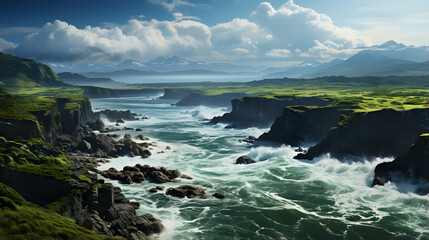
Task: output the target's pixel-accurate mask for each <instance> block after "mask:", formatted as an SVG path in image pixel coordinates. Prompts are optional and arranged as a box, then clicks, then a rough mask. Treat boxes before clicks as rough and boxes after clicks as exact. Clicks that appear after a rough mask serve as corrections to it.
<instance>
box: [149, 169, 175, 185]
mask: <svg viewBox="0 0 429 240" xmlns="http://www.w3.org/2000/svg"><path fill="white" fill-rule="evenodd" d="M149 177H150V179H151V180H152V181H153V182H155V183H166V182H170V181H171V180H170V178H169V177H168V176H166V175H165V174H164V173H163V172H161V171H152V172H151V173H150V175H149Z"/></svg>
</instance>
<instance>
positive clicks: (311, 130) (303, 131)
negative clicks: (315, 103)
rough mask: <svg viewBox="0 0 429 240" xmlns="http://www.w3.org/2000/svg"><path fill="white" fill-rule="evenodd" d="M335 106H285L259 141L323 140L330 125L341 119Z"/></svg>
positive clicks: (298, 144) (287, 143)
mask: <svg viewBox="0 0 429 240" xmlns="http://www.w3.org/2000/svg"><path fill="white" fill-rule="evenodd" d="M342 113H346V112H341V111H338V110H337V108H335V107H321V108H307V107H303V106H301V107H293V108H285V109H284V110H283V113H282V114H281V116H279V117H278V118H276V120H275V121H274V123H273V124H272V126H271V128H270V131H268V132H267V133H264V134H262V135H261V136H260V137H259V138H258V141H259V142H275V143H278V144H286V145H290V146H293V147H295V146H300V145H302V144H309V143H311V144H314V143H317V142H320V141H322V140H323V138H324V137H325V136H326V135H327V134H328V133H329V130H330V129H331V128H332V127H335V126H336V125H337V124H338V122H339V121H340V119H341V114H342Z"/></svg>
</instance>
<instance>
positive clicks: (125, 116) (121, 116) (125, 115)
mask: <svg viewBox="0 0 429 240" xmlns="http://www.w3.org/2000/svg"><path fill="white" fill-rule="evenodd" d="M95 115H96V116H97V117H98V118H100V117H102V116H103V117H106V118H107V119H108V120H109V121H111V122H116V121H118V120H127V121H135V120H138V118H137V116H138V115H137V114H136V113H132V112H131V111H130V110H126V111H118V110H110V109H106V110H102V111H99V112H95Z"/></svg>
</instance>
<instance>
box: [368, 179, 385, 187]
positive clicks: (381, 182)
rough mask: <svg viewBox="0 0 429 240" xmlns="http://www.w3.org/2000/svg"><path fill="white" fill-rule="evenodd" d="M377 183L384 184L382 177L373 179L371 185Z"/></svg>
mask: <svg viewBox="0 0 429 240" xmlns="http://www.w3.org/2000/svg"><path fill="white" fill-rule="evenodd" d="M376 185H380V186H384V181H383V180H381V178H380V177H376V178H374V180H373V181H372V184H371V187H374V186H376Z"/></svg>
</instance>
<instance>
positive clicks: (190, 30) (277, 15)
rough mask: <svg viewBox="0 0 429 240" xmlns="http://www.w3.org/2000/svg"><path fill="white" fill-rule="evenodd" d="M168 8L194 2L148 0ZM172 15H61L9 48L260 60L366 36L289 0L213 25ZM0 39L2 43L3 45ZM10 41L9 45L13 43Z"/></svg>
mask: <svg viewBox="0 0 429 240" xmlns="http://www.w3.org/2000/svg"><path fill="white" fill-rule="evenodd" d="M151 1H152V2H154V3H158V4H161V5H163V6H164V7H165V8H167V9H168V10H169V11H173V10H175V8H177V6H184V5H189V4H191V5H192V3H190V2H188V1H184V0H172V1H163V0H151ZM172 14H173V16H174V17H175V20H173V21H158V20H155V19H152V20H150V21H141V20H137V19H132V20H130V21H128V22H127V23H126V24H125V25H122V26H110V27H103V28H101V27H91V26H87V27H85V28H82V29H79V28H76V27H75V26H73V25H71V24H68V23H66V22H62V21H59V20H57V21H55V22H53V23H47V24H45V25H44V26H43V28H42V29H41V30H40V31H37V32H35V33H33V34H30V35H28V36H26V38H25V39H24V40H23V41H22V42H21V43H20V44H19V45H18V46H17V47H16V48H15V49H14V50H12V51H11V52H12V53H14V54H17V55H20V56H25V57H32V58H36V59H38V60H44V61H49V62H119V61H121V60H124V59H136V60H149V59H151V58H155V57H157V56H160V55H170V56H171V55H178V56H181V57H187V58H192V59H195V60H197V59H211V60H214V59H229V60H239V59H240V58H247V59H248V58H249V57H250V56H251V57H252V58H253V59H258V60H259V61H261V62H262V61H264V60H273V59H275V58H279V60H285V59H286V60H287V59H291V60H292V59H293V60H295V61H296V60H299V59H302V60H303V59H318V60H330V59H332V58H336V57H346V56H349V55H350V54H352V53H353V52H354V50H353V49H354V48H356V47H359V46H364V45H367V40H366V39H365V38H362V37H361V36H359V34H358V33H357V32H356V31H354V30H353V29H350V28H345V27H338V26H336V25H334V23H333V22H332V20H331V18H330V17H329V16H327V15H324V14H320V13H317V12H316V11H314V10H312V9H309V8H303V7H300V6H299V5H297V4H295V3H294V2H293V1H292V0H291V1H289V2H287V3H285V4H284V5H282V6H280V7H279V8H278V9H275V8H273V7H272V6H271V4H270V3H268V2H263V3H261V4H260V5H259V6H258V7H257V8H256V9H255V11H254V12H252V13H251V14H250V15H249V17H248V18H247V19H244V18H236V19H233V20H231V21H229V22H226V23H219V24H216V25H214V26H212V27H210V26H207V25H205V24H203V23H201V22H199V21H198V19H197V18H195V17H187V16H184V15H183V14H182V13H179V12H174V13H172ZM1 44H2V42H1V40H0V48H1V47H2V45H1ZM12 47H13V46H12Z"/></svg>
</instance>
